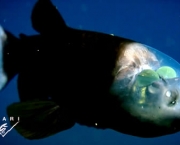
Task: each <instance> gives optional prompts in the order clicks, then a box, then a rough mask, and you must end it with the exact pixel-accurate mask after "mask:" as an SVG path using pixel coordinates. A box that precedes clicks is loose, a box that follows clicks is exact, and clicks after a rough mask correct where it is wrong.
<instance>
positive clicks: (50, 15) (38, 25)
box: [31, 0, 67, 34]
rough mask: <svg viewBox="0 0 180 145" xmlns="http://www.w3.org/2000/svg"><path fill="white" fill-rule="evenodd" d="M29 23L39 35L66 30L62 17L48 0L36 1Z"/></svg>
mask: <svg viewBox="0 0 180 145" xmlns="http://www.w3.org/2000/svg"><path fill="white" fill-rule="evenodd" d="M31 21H32V26H33V28H34V29H35V30H36V31H37V32H39V33H41V34H52V33H55V32H58V33H60V32H63V31H65V28H67V27H66V24H65V22H64V20H63V18H62V16H61V15H60V13H59V12H58V10H57V8H56V7H55V6H54V5H53V4H52V3H51V1H50V0H38V2H37V3H36V4H35V6H34V8H33V11H32V14H31Z"/></svg>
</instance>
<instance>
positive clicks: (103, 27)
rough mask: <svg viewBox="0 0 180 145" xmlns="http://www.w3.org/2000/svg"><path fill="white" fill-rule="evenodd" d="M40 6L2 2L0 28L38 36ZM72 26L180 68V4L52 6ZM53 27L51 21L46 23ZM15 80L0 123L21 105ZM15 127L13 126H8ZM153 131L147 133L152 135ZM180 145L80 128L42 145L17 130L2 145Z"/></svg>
mask: <svg viewBox="0 0 180 145" xmlns="http://www.w3.org/2000/svg"><path fill="white" fill-rule="evenodd" d="M35 2H36V0H16V1H15V0H0V24H1V25H2V26H3V27H4V28H5V29H7V30H9V31H11V32H12V33H13V34H14V35H16V36H17V35H18V34H19V33H21V32H23V33H25V34H28V35H31V34H35V33H36V32H35V31H34V30H33V29H32V27H31V23H30V14H31V10H32V7H33V5H34V3H35ZM53 3H54V4H55V5H56V6H57V7H58V10H59V11H60V13H61V14H62V16H63V18H64V19H65V21H66V23H67V24H68V26H70V27H73V28H78V29H86V30H92V31H98V32H103V33H108V34H111V33H113V34H115V35H118V36H122V37H126V38H130V39H133V40H136V41H139V42H142V43H145V44H147V45H149V46H152V47H154V48H156V49H158V50H160V51H162V52H164V53H166V54H168V55H170V56H171V57H173V58H174V59H176V60H177V61H179V62H180V41H179V40H180V1H179V0H136V1H135V0H121V2H120V1H119V0H94V1H90V0H76V1H75V0H74V1H73V0H69V1H68V2H67V1H65V0H61V1H60V0H59V1H58V0H53ZM47 21H48V20H47ZM18 100H19V99H18V94H17V86H16V78H15V79H14V80H13V81H12V82H11V83H10V85H8V87H7V88H6V89H5V90H3V91H2V92H0V123H1V122H2V119H1V118H2V117H4V116H6V107H7V106H8V105H9V104H11V103H13V102H16V101H18ZM8 127H10V126H8ZM147 131H148V130H147ZM21 144H22V145H40V144H47V145H50V144H51V145H92V144H93V145H101V144H102V145H132V144H133V145H144V144H146V145H152V144H153V145H161V144H162V145H179V144H180V133H176V134H173V135H167V136H164V137H158V138H153V139H142V138H138V137H133V136H129V135H124V134H121V133H118V132H115V131H113V130H98V129H94V128H89V127H86V126H80V125H75V127H73V128H72V129H69V130H67V131H63V132H61V133H58V134H56V135H54V136H51V137H49V138H46V139H42V140H34V141H30V140H26V139H24V138H23V137H22V136H20V135H19V134H18V133H17V132H16V131H15V130H12V131H11V132H9V133H8V134H7V135H6V136H5V137H4V138H3V137H1V136H0V145H21Z"/></svg>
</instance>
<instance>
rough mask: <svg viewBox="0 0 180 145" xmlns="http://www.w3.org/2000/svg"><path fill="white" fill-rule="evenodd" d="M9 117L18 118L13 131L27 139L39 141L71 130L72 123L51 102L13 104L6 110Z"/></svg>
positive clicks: (61, 110)
mask: <svg viewBox="0 0 180 145" xmlns="http://www.w3.org/2000/svg"><path fill="white" fill-rule="evenodd" d="M7 112H8V115H9V116H13V117H19V118H20V121H19V123H18V125H16V126H15V129H16V130H17V131H18V132H19V133H20V134H21V135H22V136H24V137H25V138H27V139H41V138H45V137H48V136H51V135H53V134H55V133H58V132H60V131H62V130H66V129H69V128H71V127H72V126H73V125H74V121H72V119H70V117H69V116H68V114H66V113H65V112H64V111H63V109H62V108H61V107H60V106H58V105H57V104H56V103H55V102H52V101H28V102H22V103H14V104H12V105H10V106H9V107H8V108H7Z"/></svg>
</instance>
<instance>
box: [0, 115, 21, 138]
mask: <svg viewBox="0 0 180 145" xmlns="http://www.w3.org/2000/svg"><path fill="white" fill-rule="evenodd" d="M16 119H17V121H16V123H15V124H14V125H13V126H12V127H11V128H10V129H8V130H6V129H7V128H8V126H7V123H6V117H3V118H2V121H3V122H5V123H4V124H2V125H1V126H0V135H1V136H2V137H5V136H6V134H8V133H9V132H10V131H11V130H12V129H13V128H14V127H15V126H16V125H17V124H18V123H19V121H20V118H19V117H17V118H16ZM9 121H13V122H15V118H14V117H9Z"/></svg>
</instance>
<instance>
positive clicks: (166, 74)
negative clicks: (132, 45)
mask: <svg viewBox="0 0 180 145" xmlns="http://www.w3.org/2000/svg"><path fill="white" fill-rule="evenodd" d="M156 72H157V73H158V74H159V75H160V76H161V77H163V78H164V79H167V78H175V77H176V76H177V75H176V72H175V70H174V69H172V68H171V67H169V66H163V67H160V68H159V69H158V70H157V71H156Z"/></svg>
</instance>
